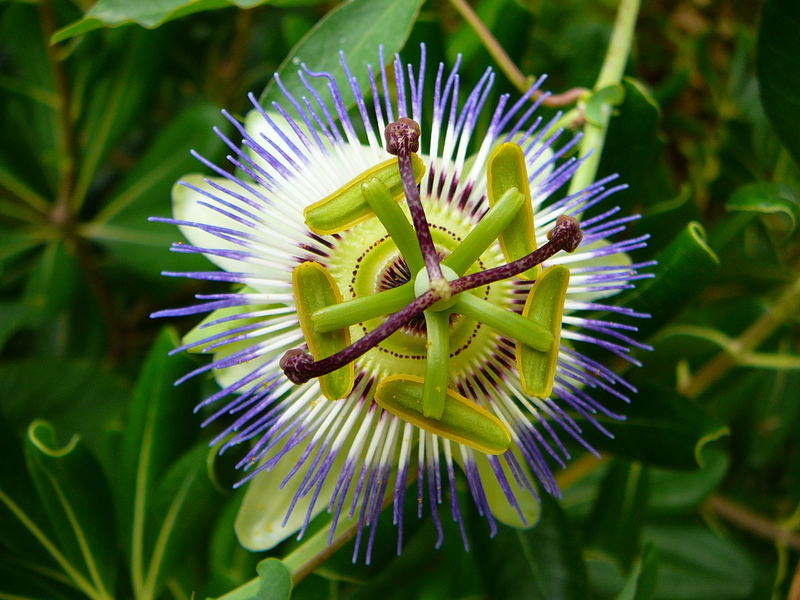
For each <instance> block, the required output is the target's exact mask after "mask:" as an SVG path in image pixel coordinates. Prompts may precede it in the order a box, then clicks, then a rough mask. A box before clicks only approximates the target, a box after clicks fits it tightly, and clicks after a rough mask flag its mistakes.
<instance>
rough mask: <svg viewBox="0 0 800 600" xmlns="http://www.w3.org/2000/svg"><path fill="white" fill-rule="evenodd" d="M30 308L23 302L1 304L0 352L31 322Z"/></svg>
mask: <svg viewBox="0 0 800 600" xmlns="http://www.w3.org/2000/svg"><path fill="white" fill-rule="evenodd" d="M29 316H30V308H29V307H28V306H27V305H25V304H23V303H21V302H0V350H2V349H3V346H5V343H6V342H7V341H8V339H9V338H10V337H11V336H12V335H14V334H15V333H16V332H17V331H19V330H20V329H22V328H23V327H24V326H25V325H26V324H27V323H28V320H29Z"/></svg>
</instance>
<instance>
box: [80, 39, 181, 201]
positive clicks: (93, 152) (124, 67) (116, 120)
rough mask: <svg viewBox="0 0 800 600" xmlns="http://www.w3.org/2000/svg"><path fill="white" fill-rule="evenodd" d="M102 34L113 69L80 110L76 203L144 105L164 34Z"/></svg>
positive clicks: (152, 87) (153, 84)
mask: <svg viewBox="0 0 800 600" xmlns="http://www.w3.org/2000/svg"><path fill="white" fill-rule="evenodd" d="M107 38H108V39H109V40H110V41H111V47H110V48H108V49H106V50H105V54H106V55H107V60H113V61H114V67H113V68H111V69H104V70H102V71H101V77H100V78H99V80H98V81H97V82H95V83H94V84H93V86H92V90H91V98H90V101H89V104H88V106H87V107H86V108H85V112H84V114H85V120H84V122H83V123H82V124H81V130H80V142H81V148H80V158H81V161H80V167H79V169H78V174H77V178H76V181H75V189H74V191H73V202H74V203H76V204H80V203H81V202H82V201H83V199H84V198H85V197H86V194H87V193H88V191H89V187H90V185H91V183H92V180H93V179H94V177H95V175H96V174H97V171H98V169H99V168H100V167H101V165H103V163H104V160H105V158H106V156H107V155H108V153H109V151H110V150H111V149H112V148H113V147H114V146H115V145H116V144H118V143H119V142H120V141H121V139H122V138H123V137H124V136H126V135H130V129H131V126H132V125H133V124H134V123H135V121H136V117H137V115H139V114H140V113H142V112H143V111H144V110H145V109H146V108H147V106H148V103H149V99H150V97H151V95H152V94H153V93H154V92H155V90H156V89H157V85H156V82H157V81H158V74H159V72H160V70H161V66H162V65H163V64H164V60H163V52H164V43H165V41H166V37H165V35H164V34H163V33H161V32H159V33H155V32H150V31H144V30H141V29H127V30H125V31H119V32H114V33H113V34H109V35H108V36H107Z"/></svg>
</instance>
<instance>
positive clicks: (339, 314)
mask: <svg viewBox="0 0 800 600" xmlns="http://www.w3.org/2000/svg"><path fill="white" fill-rule="evenodd" d="M412 300H414V283H413V282H408V283H405V284H403V285H401V286H400V287H396V288H392V289H389V290H386V291H383V292H379V293H377V294H373V295H372V296H362V297H361V298H354V299H352V300H347V301H346V302H340V303H339V304H332V305H331V306H326V307H325V308H321V309H320V310H318V311H317V312H315V313H314V314H313V315H311V323H312V324H313V325H314V329H315V330H317V331H318V332H320V333H324V332H326V331H336V330H337V329H341V328H343V327H349V326H351V325H355V324H356V323H362V322H364V321H369V320H370V319H374V318H376V317H382V316H384V315H388V314H391V313H394V312H397V311H398V310H400V309H401V308H403V307H404V306H405V305H407V304H408V303H410V302H411V301H412Z"/></svg>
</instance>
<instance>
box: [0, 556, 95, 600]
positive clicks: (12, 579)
mask: <svg viewBox="0 0 800 600" xmlns="http://www.w3.org/2000/svg"><path fill="white" fill-rule="evenodd" d="M26 566H30V567H31V568H32V569H33V571H32V572H29V571H26V570H24V568H25V567H26ZM51 574H52V573H50V572H43V571H37V570H36V566H35V565H26V564H25V563H22V564H20V563H19V562H11V561H9V563H8V564H4V563H3V562H2V559H0V598H14V599H17V598H24V599H25V600H82V597H81V595H80V593H79V592H76V591H75V590H74V589H72V588H71V587H69V586H68V585H66V584H65V582H63V581H57V580H55V579H50V578H47V577H46V575H51ZM83 598H85V596H83Z"/></svg>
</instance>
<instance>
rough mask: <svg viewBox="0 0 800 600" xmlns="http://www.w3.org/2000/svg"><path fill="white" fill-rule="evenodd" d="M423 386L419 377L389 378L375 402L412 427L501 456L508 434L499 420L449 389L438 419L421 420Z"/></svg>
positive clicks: (424, 418) (508, 444) (377, 394)
mask: <svg viewBox="0 0 800 600" xmlns="http://www.w3.org/2000/svg"><path fill="white" fill-rule="evenodd" d="M423 387H424V381H423V379H422V378H421V377H414V376H413V375H392V376H390V377H387V378H385V379H383V380H382V381H381V382H380V383H379V384H378V388H377V389H376V390H375V401H376V402H377V403H378V404H379V405H380V406H381V407H383V408H384V409H386V410H387V411H389V412H390V413H392V414H393V415H396V416H398V417H400V418H401V419H403V420H404V421H408V422H409V423H411V424H412V425H416V426H417V427H419V428H421V429H424V430H425V431H429V432H430V433H433V434H436V435H440V436H442V437H443V438H446V439H448V440H452V441H454V442H458V443H459V444H464V445H465V446H469V447H470V448H474V449H475V450H479V451H481V452H485V453H486V454H503V453H504V452H505V451H506V450H508V448H509V447H510V446H511V433H510V432H509V431H508V429H507V428H506V426H505V425H503V423H502V422H501V421H500V419H498V418H497V417H495V416H494V415H493V414H492V413H490V412H489V411H487V410H486V409H485V408H483V407H482V406H480V405H478V404H476V403H475V402H473V401H472V400H469V399H467V398H465V397H464V396H462V395H461V394H459V393H457V392H455V391H454V390H451V389H449V388H448V389H447V396H446V398H445V404H444V411H443V412H442V416H441V418H439V419H431V418H428V417H425V416H424V415H423V406H422V405H423V403H422V397H423Z"/></svg>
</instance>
